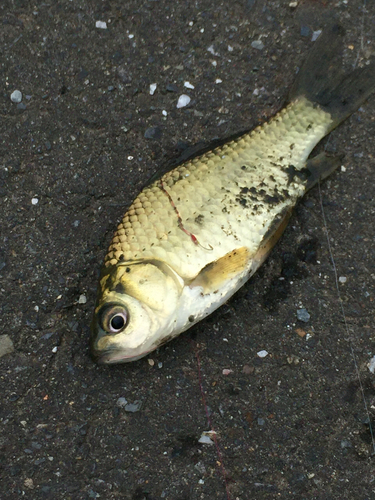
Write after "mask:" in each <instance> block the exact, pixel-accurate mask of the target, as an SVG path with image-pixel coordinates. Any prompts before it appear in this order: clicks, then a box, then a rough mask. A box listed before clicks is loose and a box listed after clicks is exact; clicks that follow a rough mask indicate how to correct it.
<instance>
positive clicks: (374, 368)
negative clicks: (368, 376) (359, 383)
mask: <svg viewBox="0 0 375 500" xmlns="http://www.w3.org/2000/svg"><path fill="white" fill-rule="evenodd" d="M367 366H368V369H369V370H370V372H371V373H375V356H373V357H372V358H371V359H370V362H369V363H368V364H367Z"/></svg>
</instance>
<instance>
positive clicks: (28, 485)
mask: <svg viewBox="0 0 375 500" xmlns="http://www.w3.org/2000/svg"><path fill="white" fill-rule="evenodd" d="M23 484H24V486H25V488H29V489H30V490H32V489H33V488H34V481H33V480H32V479H31V477H27V478H26V479H25V481H24V482H23Z"/></svg>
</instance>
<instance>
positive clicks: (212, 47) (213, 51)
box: [207, 45, 219, 56]
mask: <svg viewBox="0 0 375 500" xmlns="http://www.w3.org/2000/svg"><path fill="white" fill-rule="evenodd" d="M207 50H208V52H210V53H211V54H212V55H213V56H218V55H219V54H218V53H217V52H215V49H214V46H213V45H210V46H209V47H207Z"/></svg>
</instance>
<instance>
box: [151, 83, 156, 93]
mask: <svg viewBox="0 0 375 500" xmlns="http://www.w3.org/2000/svg"><path fill="white" fill-rule="evenodd" d="M156 87H157V84H156V83H151V85H150V95H154V93H155V90H156Z"/></svg>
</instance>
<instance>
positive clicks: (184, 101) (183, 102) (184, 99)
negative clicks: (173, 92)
mask: <svg viewBox="0 0 375 500" xmlns="http://www.w3.org/2000/svg"><path fill="white" fill-rule="evenodd" d="M190 101H191V99H190V97H189V96H188V95H186V94H182V95H180V97H179V98H178V102H177V108H184V107H185V106H187V105H188V104H189V102H190Z"/></svg>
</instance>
